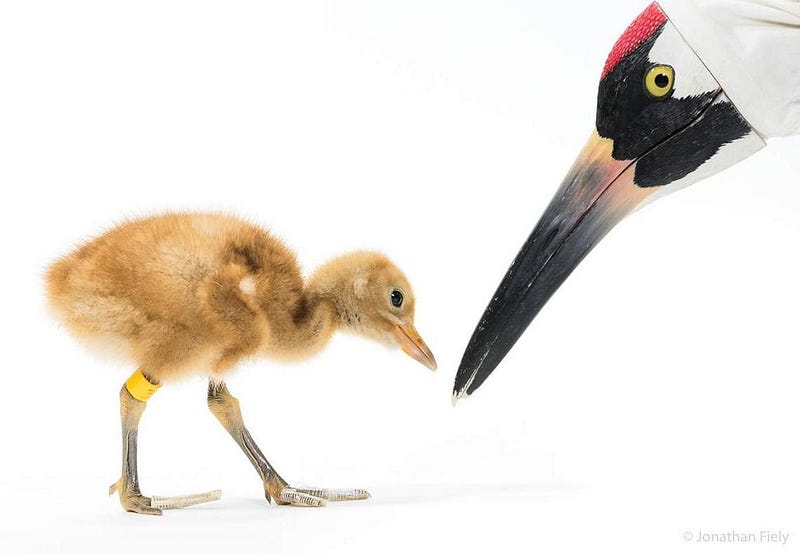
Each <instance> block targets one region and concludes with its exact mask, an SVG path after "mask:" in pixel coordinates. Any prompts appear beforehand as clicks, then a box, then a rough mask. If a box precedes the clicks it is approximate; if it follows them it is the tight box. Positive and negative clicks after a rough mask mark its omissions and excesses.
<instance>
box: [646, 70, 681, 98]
mask: <svg viewBox="0 0 800 554" xmlns="http://www.w3.org/2000/svg"><path fill="white" fill-rule="evenodd" d="M674 87H675V70H674V69H672V67H670V66H668V65H655V66H653V67H651V68H650V69H649V70H648V71H647V74H645V76H644V89H645V90H646V91H647V94H649V95H650V96H652V97H653V98H664V97H665V96H667V95H668V94H669V93H670V92H672V89H673V88H674Z"/></svg>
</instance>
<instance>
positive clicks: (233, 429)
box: [208, 381, 369, 507]
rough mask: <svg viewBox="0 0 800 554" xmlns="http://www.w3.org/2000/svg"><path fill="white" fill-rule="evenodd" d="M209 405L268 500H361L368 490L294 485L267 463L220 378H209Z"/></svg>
mask: <svg viewBox="0 0 800 554" xmlns="http://www.w3.org/2000/svg"><path fill="white" fill-rule="evenodd" d="M208 407H209V409H210V410H211V412H212V413H213V414H214V416H216V418H217V419H218V420H219V422H220V423H222V426H223V427H225V429H226V430H227V431H228V433H230V435H231V436H232V437H233V440H235V441H236V443H237V444H238V445H239V447H240V448H241V449H242V450H243V451H244V453H245V454H246V455H247V458H248V459H249V460H250V463H252V464H253V467H255V468H256V471H258V474H259V476H260V477H261V480H262V481H263V483H264V493H265V496H266V497H267V501H268V502H272V501H273V500H274V501H275V502H276V503H277V504H291V505H293V506H313V507H317V506H324V505H325V503H326V502H327V501H331V502H335V501H340V500H362V499H365V498H369V493H368V492H367V491H363V490H360V489H297V488H294V487H290V486H289V484H288V483H287V482H286V481H285V480H284V479H283V478H282V477H281V476H280V475H278V472H277V471H275V469H274V468H273V467H272V465H270V463H269V462H268V461H267V459H266V457H264V454H263V453H262V452H261V450H260V449H259V448H258V445H257V444H256V443H255V441H254V440H253V437H252V436H250V432H249V431H248V430H247V428H246V427H245V426H244V421H243V420H242V412H241V410H240V409H239V401H238V400H237V399H236V398H235V397H234V396H232V395H231V393H230V392H228V387H226V386H225V383H224V382H221V381H216V382H215V381H209V384H208Z"/></svg>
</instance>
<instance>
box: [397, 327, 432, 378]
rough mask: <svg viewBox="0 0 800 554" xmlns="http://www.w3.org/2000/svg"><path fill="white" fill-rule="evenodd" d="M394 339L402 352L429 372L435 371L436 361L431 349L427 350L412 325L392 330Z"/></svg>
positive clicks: (426, 346)
mask: <svg viewBox="0 0 800 554" xmlns="http://www.w3.org/2000/svg"><path fill="white" fill-rule="evenodd" d="M394 337H395V340H396V341H397V344H399V345H400V348H402V349H403V352H405V353H406V354H408V355H409V356H411V357H412V358H414V359H415V360H417V361H418V362H419V363H421V364H422V365H424V366H425V367H427V368H428V369H430V370H431V371H436V359H435V358H434V357H433V353H432V352H431V349H430V348H428V345H427V344H425V341H424V340H422V337H421V336H419V333H418V332H417V330H416V328H414V326H413V325H412V324H410V323H409V324H408V325H397V326H396V327H395V329H394Z"/></svg>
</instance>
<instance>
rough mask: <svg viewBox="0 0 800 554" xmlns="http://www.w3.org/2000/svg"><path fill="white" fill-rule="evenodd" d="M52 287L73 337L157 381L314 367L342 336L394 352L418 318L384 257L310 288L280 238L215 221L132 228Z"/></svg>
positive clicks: (56, 274) (354, 259)
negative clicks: (311, 360) (258, 362)
mask: <svg viewBox="0 0 800 554" xmlns="http://www.w3.org/2000/svg"><path fill="white" fill-rule="evenodd" d="M47 285H48V297H49V301H50V304H51V306H52V308H53V309H54V311H55V313H56V314H57V317H58V318H59V319H60V320H61V321H62V322H63V323H64V324H65V325H66V327H67V328H68V329H69V330H70V331H71V332H72V333H73V334H74V335H76V336H77V337H78V338H79V339H82V341H83V342H85V343H87V344H89V345H91V346H94V347H100V348H102V349H103V350H104V351H107V352H108V351H110V352H113V353H116V354H121V355H123V356H124V357H125V358H126V359H129V360H130V361H132V362H134V363H136V364H137V365H138V366H139V367H140V368H142V369H143V370H144V371H145V372H146V373H147V374H148V375H149V376H152V377H153V378H155V379H157V380H158V381H166V380H170V379H172V378H175V377H180V376H182V375H185V374H188V373H202V372H206V373H208V374H209V375H212V376H214V375H222V374H224V373H225V372H226V371H227V370H229V369H230V368H231V367H232V366H234V365H235V364H236V363H237V362H239V361H240V360H241V359H242V358H244V357H247V356H252V355H258V354H263V355H266V356H269V357H273V358H277V359H286V358H302V357H308V356H311V355H313V354H315V353H316V352H318V351H319V350H320V349H321V348H322V347H323V346H324V345H325V344H326V342H327V340H328V339H329V338H330V336H331V334H332V333H333V332H334V331H336V330H338V329H341V330H350V331H353V332H357V333H360V334H363V335H366V336H368V337H371V338H374V339H377V340H380V341H381V342H396V340H395V337H396V336H397V331H396V330H397V329H398V328H403V327H405V328H409V327H411V326H413V317H414V298H413V294H412V291H411V287H410V285H409V283H408V281H407V279H406V278H405V276H404V275H403V274H402V272H400V270H399V269H397V267H396V266H394V264H392V263H391V262H390V261H389V260H388V259H387V258H386V257H384V256H383V255H381V254H378V253H373V252H355V253H351V254H347V255H344V256H342V257H339V258H336V259H334V260H332V261H331V262H329V263H328V264H326V265H324V266H322V267H321V268H320V269H319V270H318V271H317V272H316V273H314V274H313V275H312V276H311V277H310V279H309V281H308V283H305V282H304V280H303V277H302V273H301V269H300V266H299V264H298V262H297V259H296V257H295V255H294V254H293V253H292V252H291V251H290V250H289V249H288V248H287V247H286V246H285V245H284V244H283V243H282V242H281V241H280V240H279V239H278V238H276V237H275V236H273V235H271V234H270V233H269V232H267V231H266V230H264V229H262V228H260V227H258V226H256V225H253V224H250V223H247V222H245V221H243V220H241V219H239V218H236V217H231V216H224V215H217V214H171V215H165V216H156V217H151V218H147V219H139V220H134V221H130V222H127V223H124V224H122V225H120V226H118V227H116V228H114V229H112V230H110V231H108V232H107V233H105V234H104V235H102V236H100V237H99V238H96V239H94V240H91V241H89V242H87V243H86V244H84V245H83V246H82V247H80V248H79V249H77V250H76V251H75V252H73V253H71V254H69V255H68V256H66V257H64V258H62V259H61V260H59V261H58V262H56V263H55V264H53V266H52V267H51V268H50V270H49V272H48V276H47ZM395 291H399V292H400V293H401V294H402V295H403V302H402V304H401V305H400V306H399V307H398V306H394V305H392V293H393V292H395ZM400 345H401V346H405V343H402V342H401V343H400ZM418 346H419V349H420V350H427V347H425V346H424V343H422V342H421V341H419V345H418ZM423 353H425V352H423ZM427 354H430V351H427ZM422 357H423V361H425V360H424V356H422ZM429 358H430V360H428V361H426V365H429V366H433V364H434V362H433V358H432V357H430V356H429Z"/></svg>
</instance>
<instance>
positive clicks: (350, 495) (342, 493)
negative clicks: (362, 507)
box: [297, 489, 370, 502]
mask: <svg viewBox="0 0 800 554" xmlns="http://www.w3.org/2000/svg"><path fill="white" fill-rule="evenodd" d="M297 491H298V492H302V493H305V494H310V495H311V496H316V497H318V498H324V499H325V500H327V501H328V502H344V501H347V500H366V499H367V498H369V497H370V496H369V493H368V492H367V491H365V490H362V489H297Z"/></svg>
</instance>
